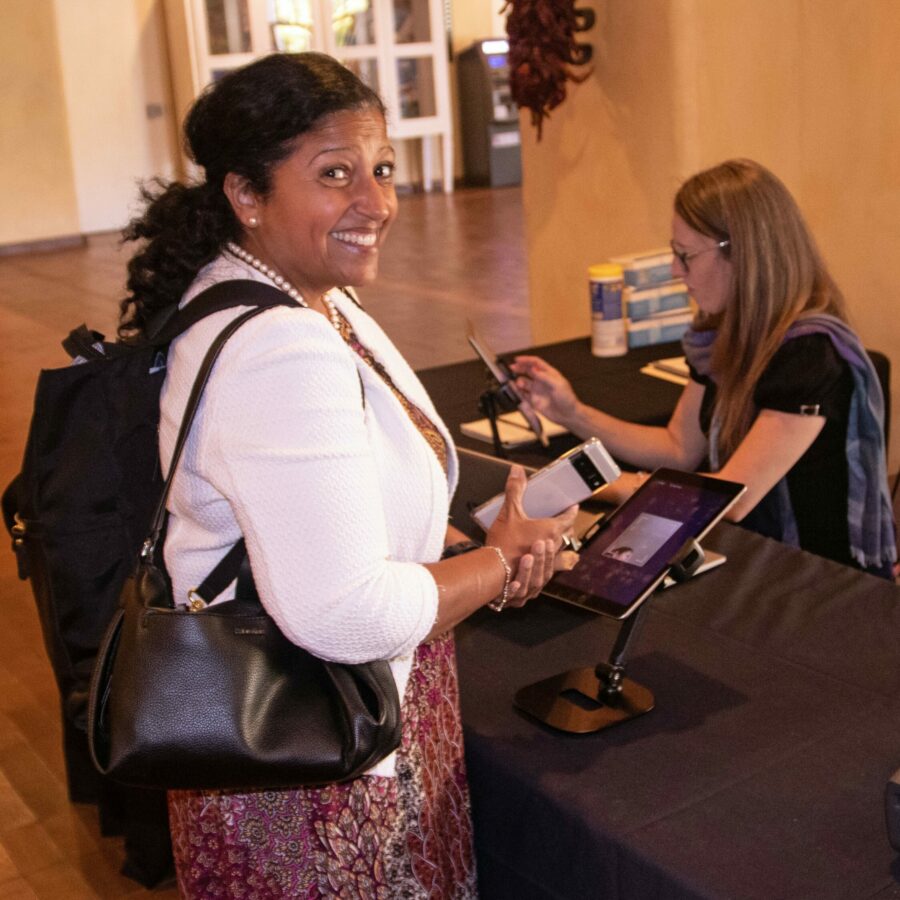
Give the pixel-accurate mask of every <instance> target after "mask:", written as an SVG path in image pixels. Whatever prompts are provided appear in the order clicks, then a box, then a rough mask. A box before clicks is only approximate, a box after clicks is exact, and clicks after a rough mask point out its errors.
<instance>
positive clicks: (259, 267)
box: [225, 241, 341, 333]
mask: <svg viewBox="0 0 900 900" xmlns="http://www.w3.org/2000/svg"><path fill="white" fill-rule="evenodd" d="M225 249H226V250H228V252H229V253H231V254H232V255H233V256H236V257H237V258H238V259H241V260H243V261H244V262H245V263H247V264H248V265H250V266H252V267H253V268H254V269H256V271H257V272H260V273H261V274H263V275H265V276H266V278H268V279H269V280H270V281H271V282H272V283H273V284H274V285H275V287H277V288H280V289H281V290H283V291H284V292H285V293H286V294H287V295H288V297H290V298H291V299H292V300H296V301H297V303H299V304H300V305H301V306H303V307H305V308H306V309H309V304H308V303H307V302H306V301H305V300H304V299H303V297H302V296H301V294H300V291H298V290H297V288H295V287H294V286H293V285H292V284H291V283H290V282H289V281H288V280H287V278H284V277H282V276H281V275H279V274H278V273H277V272H276V271H275V270H274V269H272V268H270V267H269V266H267V265H266V264H265V263H264V262H263V261H262V260H261V259H258V258H257V257H255V256H254V255H253V254H252V253H250V252H249V251H248V250H245V249H244V248H243V247H240V246H238V245H237V244H235V243H234V241H229V242H228V243H227V244H226V245H225ZM322 303H324V304H325V309H326V310H327V311H328V321H329V322H331V324H332V325H333V326H334V329H335V331H337V332H338V333H340V331H341V314H340V313H339V312H338V309H337V307H336V306H335V305H334V304H333V303H332V302H331V300H330V299H329V298H328V297H327V296H326V295H325V294H323V295H322Z"/></svg>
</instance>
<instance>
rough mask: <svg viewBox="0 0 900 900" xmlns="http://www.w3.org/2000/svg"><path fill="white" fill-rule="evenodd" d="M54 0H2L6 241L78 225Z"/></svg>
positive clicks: (0, 240) (1, 170)
mask: <svg viewBox="0 0 900 900" xmlns="http://www.w3.org/2000/svg"><path fill="white" fill-rule="evenodd" d="M53 6H54V4H53V0H4V3H3V16H2V21H3V26H2V28H0V115H2V117H3V125H2V127H0V195H2V197H3V214H2V215H0V244H11V243H23V242H27V241H35V240H43V239H47V238H56V237H60V236H67V235H71V234H73V233H77V232H78V231H79V228H78V207H77V202H76V198H75V187H74V183H73V173H72V164H71V157H70V153H69V141H68V135H67V125H66V109H65V100H64V97H63V83H62V72H61V69H60V65H59V48H58V43H57V32H56V20H55V16H54V9H53Z"/></svg>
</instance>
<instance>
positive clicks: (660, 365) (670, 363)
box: [641, 356, 690, 384]
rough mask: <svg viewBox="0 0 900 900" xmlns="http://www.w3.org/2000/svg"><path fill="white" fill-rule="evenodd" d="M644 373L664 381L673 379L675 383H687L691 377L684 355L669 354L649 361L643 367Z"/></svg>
mask: <svg viewBox="0 0 900 900" xmlns="http://www.w3.org/2000/svg"><path fill="white" fill-rule="evenodd" d="M641 372H643V373H644V375H652V376H653V377H654V378H661V379H662V380H663V381H671V382H673V383H674V384H687V383H688V380H689V379H690V370H689V369H688V365H687V362H686V360H685V358H684V357H683V356H669V357H666V358H665V359H657V360H654V361H653V362H650V363H647V365H646V366H644V367H643V368H642V369H641Z"/></svg>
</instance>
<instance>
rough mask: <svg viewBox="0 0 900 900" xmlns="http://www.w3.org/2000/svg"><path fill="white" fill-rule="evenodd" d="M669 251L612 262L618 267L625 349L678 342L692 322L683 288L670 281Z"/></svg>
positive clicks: (616, 259)
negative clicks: (626, 336)
mask: <svg viewBox="0 0 900 900" xmlns="http://www.w3.org/2000/svg"><path fill="white" fill-rule="evenodd" d="M672 259H673V257H672V251H671V250H669V249H667V248H665V249H661V250H650V251H647V252H644V253H633V254H630V255H628V256H617V257H614V258H613V259H612V262H614V263H618V264H619V265H621V266H622V270H623V273H624V281H625V287H624V290H623V292H622V303H623V304H624V306H625V317H626V318H625V327H626V330H627V333H628V346H629V347H647V346H650V345H652V344H664V343H666V342H667V341H677V340H679V339H680V338H681V336H682V335H683V334H684V332H685V331H687V329H688V326H689V325H690V324H691V319H692V318H693V315H694V313H693V310H692V309H691V305H690V299H689V297H688V291H687V286H686V285H685V283H684V282H683V281H681V280H680V279H678V278H673V277H672Z"/></svg>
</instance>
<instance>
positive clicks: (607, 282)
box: [588, 263, 628, 356]
mask: <svg viewBox="0 0 900 900" xmlns="http://www.w3.org/2000/svg"><path fill="white" fill-rule="evenodd" d="M588 278H589V279H590V289H591V353H593V354H594V356H623V355H624V354H625V353H627V352H628V339H627V337H626V334H625V316H624V312H623V308H622V288H623V287H624V281H623V273H622V267H621V266H620V265H616V264H615V263H602V264H600V265H597V266H591V267H590V268H589V269H588Z"/></svg>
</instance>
